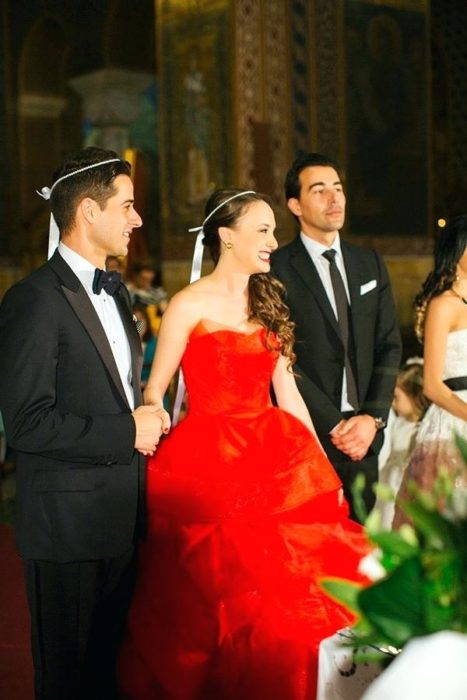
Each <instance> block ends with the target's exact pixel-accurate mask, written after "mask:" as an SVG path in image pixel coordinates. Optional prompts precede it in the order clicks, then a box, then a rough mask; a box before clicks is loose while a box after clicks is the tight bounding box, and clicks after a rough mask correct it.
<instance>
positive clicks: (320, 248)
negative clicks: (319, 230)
mask: <svg viewBox="0 0 467 700" xmlns="http://www.w3.org/2000/svg"><path fill="white" fill-rule="evenodd" d="M300 239H301V241H302V243H303V245H304V246H305V248H306V249H307V251H308V255H309V256H310V258H311V259H312V260H313V261H314V262H316V261H318V260H321V259H322V258H321V256H322V255H323V253H324V251H325V250H330V248H332V249H333V250H335V251H336V253H337V255H338V256H340V255H341V239H340V236H339V233H337V235H336V237H335V239H334V241H333V244H332V246H330V248H329V247H328V246H326V245H323V244H322V243H318V241H315V240H314V239H313V238H310V237H309V236H307V235H306V234H304V233H303V231H300Z"/></svg>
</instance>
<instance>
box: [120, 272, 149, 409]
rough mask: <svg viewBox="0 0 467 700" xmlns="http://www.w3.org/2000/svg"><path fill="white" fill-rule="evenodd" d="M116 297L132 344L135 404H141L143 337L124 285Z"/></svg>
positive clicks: (129, 341)
mask: <svg viewBox="0 0 467 700" xmlns="http://www.w3.org/2000/svg"><path fill="white" fill-rule="evenodd" d="M126 294H128V293H126ZM114 299H115V302H116V304H117V308H118V311H119V313H120V316H121V319H122V323H123V327H124V328H125V332H126V335H127V338H128V343H129V345H130V353H131V376H132V385H133V393H134V397H135V406H139V405H140V404H141V403H142V402H143V395H142V393H141V382H140V377H141V369H142V362H143V360H142V349H141V338H140V336H139V333H138V331H137V330H136V323H135V322H134V320H133V314H132V313H131V311H130V307H129V302H128V299H127V298H126V295H125V291H124V287H123V285H121V286H120V289H119V291H118V292H117V294H116V295H115V297H114Z"/></svg>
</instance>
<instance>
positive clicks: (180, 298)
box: [165, 278, 212, 322]
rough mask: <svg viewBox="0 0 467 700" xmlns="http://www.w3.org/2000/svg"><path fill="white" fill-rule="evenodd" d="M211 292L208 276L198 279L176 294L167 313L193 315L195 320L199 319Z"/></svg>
mask: <svg viewBox="0 0 467 700" xmlns="http://www.w3.org/2000/svg"><path fill="white" fill-rule="evenodd" d="M211 294H212V290H211V285H210V283H209V280H207V279H206V278H202V279H200V280H197V281H196V282H193V283H192V284H189V285H188V286H187V287H184V288H183V289H181V290H180V291H179V292H177V293H176V294H174V296H173V297H172V298H171V300H170V302H169V305H168V308H167V311H166V312H165V313H167V312H170V313H177V314H183V315H184V316H191V317H193V319H194V320H195V322H196V321H199V319H200V318H201V317H202V314H203V310H204V309H205V307H206V303H207V300H208V297H209V296H210V295H211Z"/></svg>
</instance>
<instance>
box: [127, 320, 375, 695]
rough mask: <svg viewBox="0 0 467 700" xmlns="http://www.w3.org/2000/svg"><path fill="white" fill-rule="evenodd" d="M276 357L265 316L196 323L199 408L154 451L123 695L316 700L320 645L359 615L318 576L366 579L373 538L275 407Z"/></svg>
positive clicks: (193, 363) (193, 364) (326, 467)
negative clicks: (243, 323) (253, 326)
mask: <svg viewBox="0 0 467 700" xmlns="http://www.w3.org/2000/svg"><path fill="white" fill-rule="evenodd" d="M277 357H278V349H277V341H275V340H274V336H272V338H271V337H270V338H269V341H268V339H267V334H266V331H265V330H264V329H258V330H257V331H255V332H253V333H251V334H249V335H246V334H244V333H240V332H237V331H234V330H232V329H227V328H219V327H217V330H214V331H211V332H209V331H208V326H207V322H206V323H203V322H200V323H199V324H198V325H197V326H196V328H195V329H194V331H193V332H192V334H191V336H190V341H189V343H188V346H187V349H186V351H185V354H184V357H183V361H182V367H183V372H184V375H185V381H186V385H187V391H188V396H189V410H188V414H187V416H186V418H185V419H184V420H183V421H182V422H181V423H180V424H179V425H178V426H177V427H176V428H174V430H173V431H172V432H171V434H170V435H169V436H168V437H167V438H164V440H163V442H162V443H161V444H160V446H159V448H158V450H157V453H156V454H155V456H154V457H153V458H151V459H150V460H149V462H148V474H147V508H148V520H149V531H148V535H147V539H146V541H145V543H144V544H143V545H142V546H141V547H140V550H139V570H138V578H137V584H136V590H135V594H134V599H133V602H132V605H131V610H130V613H129V618H128V630H127V634H126V637H125V639H124V642H123V645H122V648H121V653H120V658H119V665H118V672H119V683H120V688H121V693H122V697H123V698H126V699H130V698H131V700H169V699H170V700H208V699H209V700H263V699H264V700H266V699H267V700H314V698H315V694H316V674H317V650H318V644H319V642H320V640H322V639H323V638H325V637H327V636H329V635H331V634H333V633H334V632H335V631H336V630H337V629H339V628H341V627H344V626H345V625H347V624H349V623H351V622H352V621H353V619H352V617H351V615H350V614H349V613H348V612H347V611H346V610H344V609H343V608H342V607H340V606H339V605H337V604H336V603H334V602H333V601H331V600H330V599H329V598H328V597H327V596H326V595H325V594H324V593H323V592H322V591H321V589H320V587H319V581H320V579H321V578H323V577H329V576H331V577H332V576H339V577H346V578H351V579H353V580H360V577H359V576H358V574H357V566H358V562H359V560H360V558H361V557H362V556H363V555H364V554H366V553H367V551H368V543H367V540H366V539H365V536H364V534H363V531H362V528H361V527H360V526H359V525H357V524H355V523H353V522H352V521H350V520H348V518H347V513H348V509H347V504H345V503H343V504H340V502H339V501H340V499H339V489H340V482H339V479H338V477H337V475H336V473H335V472H334V470H333V468H332V467H331V465H330V463H329V462H328V460H327V458H326V457H325V456H324V454H323V452H322V451H321V449H320V447H319V446H318V445H317V443H316V441H315V439H314V437H313V436H312V435H311V434H310V432H309V431H308V429H307V428H306V427H305V426H304V425H303V424H302V423H301V422H300V421H298V420H297V419H296V418H294V417H293V416H292V415H290V414H288V413H286V412H285V411H282V410H280V409H279V408H275V407H273V406H272V403H271V399H270V394H269V391H270V386H271V376H272V373H273V371H274V367H275V364H276V361H277Z"/></svg>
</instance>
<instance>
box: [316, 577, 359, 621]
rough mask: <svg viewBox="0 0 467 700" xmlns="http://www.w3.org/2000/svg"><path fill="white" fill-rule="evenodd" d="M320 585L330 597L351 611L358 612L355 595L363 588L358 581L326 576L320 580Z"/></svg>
mask: <svg viewBox="0 0 467 700" xmlns="http://www.w3.org/2000/svg"><path fill="white" fill-rule="evenodd" d="M320 586H321V588H322V589H323V590H324V591H326V593H327V594H328V595H329V596H331V598H333V599H334V600H337V602H338V603H341V604H342V605H344V606H345V607H346V608H348V609H349V610H350V611H351V612H354V613H358V612H359V607H358V604H357V597H358V594H359V593H360V592H361V590H362V588H363V586H362V585H361V584H360V583H354V582H353V581H343V580H342V579H331V578H327V579H323V580H322V581H320Z"/></svg>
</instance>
